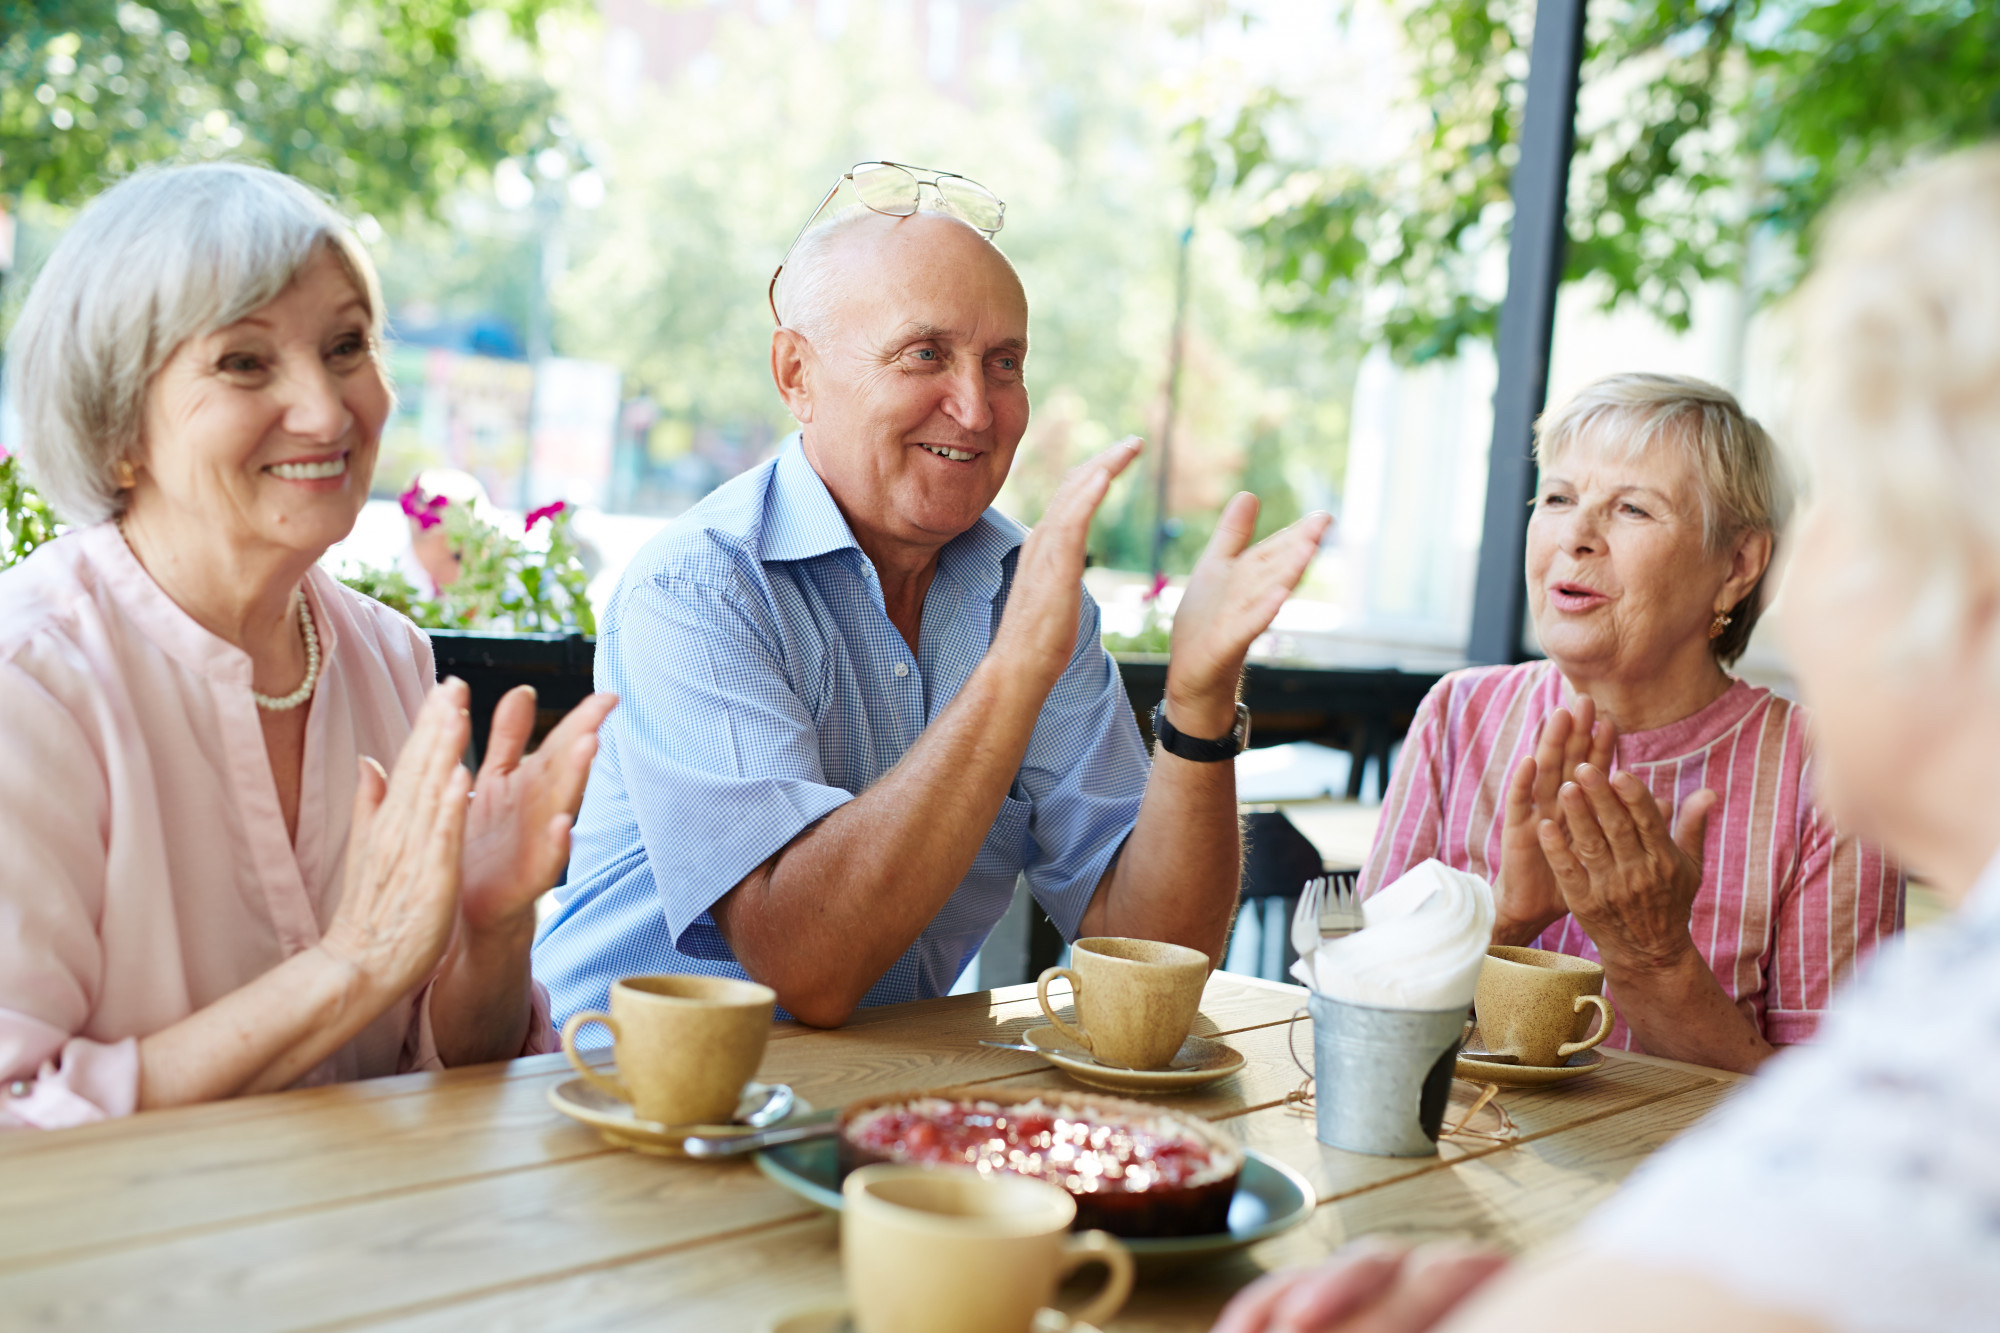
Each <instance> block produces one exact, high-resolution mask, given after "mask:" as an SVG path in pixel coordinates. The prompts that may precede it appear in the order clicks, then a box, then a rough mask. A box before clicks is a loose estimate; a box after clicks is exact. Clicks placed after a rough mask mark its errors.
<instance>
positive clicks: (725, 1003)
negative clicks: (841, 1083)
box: [562, 975, 778, 1125]
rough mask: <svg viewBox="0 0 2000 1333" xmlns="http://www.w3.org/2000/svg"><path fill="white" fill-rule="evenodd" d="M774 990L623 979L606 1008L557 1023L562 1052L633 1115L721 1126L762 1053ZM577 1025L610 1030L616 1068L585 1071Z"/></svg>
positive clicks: (710, 980)
mask: <svg viewBox="0 0 2000 1333" xmlns="http://www.w3.org/2000/svg"><path fill="white" fill-rule="evenodd" d="M777 1002H778V995H777V992H775V991H773V990H772V989H771V988H770V987H769V986H760V985H758V984H757V983H756V982H754V981H735V980H732V979H730V978H728V977H694V976H674V975H668V976H655V977H626V978H625V979H624V980H623V981H619V982H616V983H614V984H613V985H612V987H611V1012H610V1013H608V1014H605V1013H599V1012H598V1011H597V1010H595V1009H586V1010H584V1011H583V1012H582V1013H580V1014H573V1015H571V1017H570V1020H569V1022H567V1023H565V1024H563V1032H562V1043H563V1054H564V1055H567V1056H568V1057H569V1062H570V1063H571V1064H572V1065H575V1066H576V1072H577V1073H579V1074H581V1075H583V1076H584V1078H585V1079H587V1080H589V1082H590V1083H591V1084H592V1085H593V1086H595V1087H598V1088H601V1089H603V1090H604V1091H605V1092H608V1093H610V1094H611V1095H612V1096H613V1097H616V1098H617V1099H618V1100H619V1101H621V1102H628V1103H630V1104H631V1107H632V1110H633V1112H634V1113H635V1114H636V1115H637V1116H638V1117H639V1118H640V1119H641V1120H651V1121H654V1122H655V1123H657V1124H662V1125H726V1124H728V1123H729V1120H730V1117H732V1116H734V1115H735V1114H736V1102H737V1099H738V1098H739V1097H741V1096H742V1094H743V1085H744V1084H745V1083H748V1082H749V1081H750V1076H751V1075H752V1074H754V1073H756V1072H757V1065H758V1062H759V1061H761V1060H762V1059H763V1058H764V1043H765V1041H766V1040H767V1039H768V1038H769V1037H770V1035H771V1016H772V1012H773V1009H774V1007H775V1006H776V1005H777ZM585 1023H602V1024H604V1026H605V1027H607V1028H610V1029H611V1039H612V1041H613V1042H614V1043H615V1050H616V1052H617V1060H618V1072H617V1073H616V1074H604V1073H600V1072H599V1071H597V1070H595V1069H592V1068H591V1067H590V1066H589V1065H588V1064H586V1063H584V1059H583V1057H582V1056H581V1055H579V1054H577V1049H576V1034H577V1030H578V1029H579V1028H581V1027H582V1026H583V1025H584V1024H585Z"/></svg>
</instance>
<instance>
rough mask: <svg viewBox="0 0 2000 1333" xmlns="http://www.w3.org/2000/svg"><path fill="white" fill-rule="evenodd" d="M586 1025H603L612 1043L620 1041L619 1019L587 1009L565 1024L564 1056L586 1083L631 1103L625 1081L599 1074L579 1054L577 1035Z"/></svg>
mask: <svg viewBox="0 0 2000 1333" xmlns="http://www.w3.org/2000/svg"><path fill="white" fill-rule="evenodd" d="M585 1023H602V1024H604V1026H605V1027H607V1028H609V1029H610V1030H611V1040H612V1041H614V1042H615V1041H618V1040H619V1039H620V1038H619V1035H618V1020H617V1019H615V1018H613V1017H612V1016H611V1015H610V1014H606V1013H600V1012H599V1011H597V1010H595V1009H585V1010H584V1011H583V1012H581V1013H576V1014H571V1015H570V1016H569V1022H567V1023H565V1024H563V1030H562V1046H563V1054H564V1055H567V1056H568V1057H569V1062H570V1063H571V1064H572V1065H574V1066H576V1072H577V1073H579V1074H581V1075H583V1081H584V1082H586V1083H588V1084H590V1085H591V1086H592V1087H594V1088H597V1089H599V1090H600V1091H603V1092H608V1093H610V1094H611V1095H612V1096H613V1097H616V1098H617V1099H618V1100H619V1101H621V1102H630V1101H631V1100H632V1093H631V1091H630V1090H629V1089H627V1088H626V1086H625V1084H624V1081H623V1080H621V1079H619V1078H618V1077H617V1076H615V1075H612V1074H600V1073H598V1072H597V1071H596V1070H595V1069H592V1068H591V1067H590V1066H589V1065H588V1064H585V1063H584V1059H583V1057H582V1056H581V1055H579V1054H577V1050H576V1034H577V1032H578V1030H579V1029H581V1028H582V1027H583V1025H584V1024H585Z"/></svg>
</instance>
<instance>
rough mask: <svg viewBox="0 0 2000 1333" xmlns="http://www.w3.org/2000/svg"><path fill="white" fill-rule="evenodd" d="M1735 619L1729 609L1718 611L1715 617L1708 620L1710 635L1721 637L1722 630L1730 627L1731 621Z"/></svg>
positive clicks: (1716, 637) (1710, 636)
mask: <svg viewBox="0 0 2000 1333" xmlns="http://www.w3.org/2000/svg"><path fill="white" fill-rule="evenodd" d="M1735 619H1736V617H1735V616H1732V615H1730V614H1729V613H1728V612H1727V611H1717V612H1716V613H1715V619H1713V620H1711V621H1709V622H1708V637H1709V638H1711V639H1719V638H1721V637H1722V631H1724V630H1726V629H1728V628H1729V626H1730V622H1732V621H1734V620H1735Z"/></svg>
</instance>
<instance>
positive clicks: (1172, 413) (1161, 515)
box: [1153, 222, 1194, 588]
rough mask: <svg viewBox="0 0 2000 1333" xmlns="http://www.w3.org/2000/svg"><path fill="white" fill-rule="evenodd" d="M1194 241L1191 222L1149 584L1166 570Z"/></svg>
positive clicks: (1181, 272) (1178, 277)
mask: <svg viewBox="0 0 2000 1333" xmlns="http://www.w3.org/2000/svg"><path fill="white" fill-rule="evenodd" d="M1193 242H1194V224H1193V223H1191V222H1190V223H1189V224H1188V225H1187V226H1186V227H1185V228H1184V229H1183V230H1182V231H1181V252H1180V267H1179V269H1178V270H1177V271H1176V272H1175V275H1174V332H1173V345H1172V346H1171V347H1169V348H1168V349H1167V419H1166V422H1165V423H1164V424H1163V425H1162V426H1161V428H1160V453H1159V463H1158V464H1157V465H1156V466H1155V468H1154V474H1153V475H1154V479H1155V483H1156V485H1157V487H1158V492H1159V493H1158V495H1157V496H1156V497H1155V501H1154V507H1153V586H1154V587H1155V588H1157V587H1159V586H1160V576H1161V575H1162V574H1164V573H1166V570H1167V483H1168V482H1169V481H1171V480H1172V479H1173V467H1174V418H1175V417H1176V416H1177V415H1179V413H1180V408H1181V348H1182V346H1183V345H1184V344H1185V343H1186V342H1187V307H1188V247H1189V246H1190V245H1191V244H1193Z"/></svg>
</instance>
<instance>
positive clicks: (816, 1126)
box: [681, 1114, 840, 1157]
mask: <svg viewBox="0 0 2000 1333" xmlns="http://www.w3.org/2000/svg"><path fill="white" fill-rule="evenodd" d="M839 1128H840V1122H839V1121H838V1120H837V1119H835V1118H834V1117H833V1116H832V1115H831V1114H829V1115H828V1116H827V1118H826V1119H824V1120H820V1121H815V1122H812V1123H808V1124H803V1125H784V1126H782V1127H780V1128H778V1129H760V1130H758V1131H757V1132H756V1133H754V1134H732V1135H730V1136H729V1137H728V1138H726V1139H705V1138H701V1137H699V1136H693V1137H689V1138H685V1139H682V1140H681V1151H682V1152H684V1153H686V1154H687V1155H688V1156H690V1157H738V1156H741V1155H742V1154H744V1153H751V1152H756V1151H757V1150H758V1149H759V1148H775V1147H777V1146H778V1145H780V1144H784V1143H803V1142H804V1141H805V1140H807V1139H823V1138H829V1137H831V1136H832V1135H833V1134H834V1133H835V1132H836V1131H838V1130H839Z"/></svg>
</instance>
